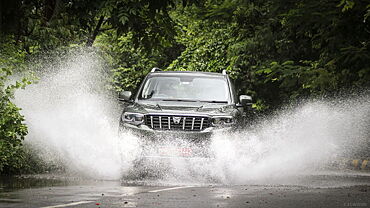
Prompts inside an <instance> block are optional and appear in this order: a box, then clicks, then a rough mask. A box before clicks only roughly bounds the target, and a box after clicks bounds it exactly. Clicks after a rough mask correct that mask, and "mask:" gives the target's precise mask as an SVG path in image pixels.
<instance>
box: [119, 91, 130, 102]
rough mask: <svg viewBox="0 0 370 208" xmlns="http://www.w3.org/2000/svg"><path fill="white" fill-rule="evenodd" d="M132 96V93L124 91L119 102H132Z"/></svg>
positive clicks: (120, 94)
mask: <svg viewBox="0 0 370 208" xmlns="http://www.w3.org/2000/svg"><path fill="white" fill-rule="evenodd" d="M131 95H132V93H131V91H122V92H120V93H119V96H118V100H119V101H125V102H127V101H130V98H131Z"/></svg>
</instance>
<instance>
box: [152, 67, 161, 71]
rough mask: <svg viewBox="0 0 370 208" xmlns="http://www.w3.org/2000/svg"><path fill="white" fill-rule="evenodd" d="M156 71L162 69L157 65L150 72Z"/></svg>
mask: <svg viewBox="0 0 370 208" xmlns="http://www.w3.org/2000/svg"><path fill="white" fill-rule="evenodd" d="M156 71H162V70H161V69H160V68H158V67H154V68H153V69H152V70H151V71H150V72H156Z"/></svg>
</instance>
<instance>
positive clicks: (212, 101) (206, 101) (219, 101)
mask: <svg viewBox="0 0 370 208" xmlns="http://www.w3.org/2000/svg"><path fill="white" fill-rule="evenodd" d="M200 102H205V103H227V101H221V100H201V101H200Z"/></svg>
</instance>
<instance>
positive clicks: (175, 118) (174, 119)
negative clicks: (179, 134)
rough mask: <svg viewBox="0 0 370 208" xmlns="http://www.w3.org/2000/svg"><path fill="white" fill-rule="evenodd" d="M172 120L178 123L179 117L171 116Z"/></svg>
mask: <svg viewBox="0 0 370 208" xmlns="http://www.w3.org/2000/svg"><path fill="white" fill-rule="evenodd" d="M172 120H173V122H174V123H175V124H179V123H180V121H181V117H173V118H172Z"/></svg>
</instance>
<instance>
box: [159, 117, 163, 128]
mask: <svg viewBox="0 0 370 208" xmlns="http://www.w3.org/2000/svg"><path fill="white" fill-rule="evenodd" d="M159 128H160V129H162V117H161V116H159Z"/></svg>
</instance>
